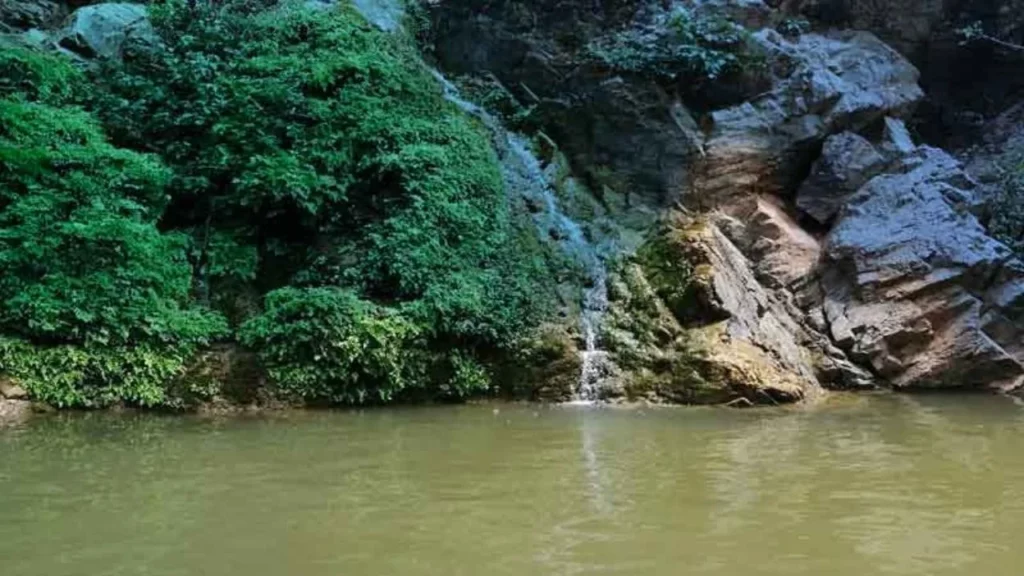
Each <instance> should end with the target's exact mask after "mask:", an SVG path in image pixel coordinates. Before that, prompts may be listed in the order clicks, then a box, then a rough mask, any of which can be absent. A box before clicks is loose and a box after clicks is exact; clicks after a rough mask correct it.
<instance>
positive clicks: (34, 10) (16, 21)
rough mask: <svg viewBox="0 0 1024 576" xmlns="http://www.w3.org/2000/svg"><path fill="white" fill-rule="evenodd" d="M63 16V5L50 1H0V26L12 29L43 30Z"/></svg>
mask: <svg viewBox="0 0 1024 576" xmlns="http://www.w3.org/2000/svg"><path fill="white" fill-rule="evenodd" d="M64 14H66V12H65V10H64V7H63V5H62V4H61V3H59V2H54V1H52V0H0V24H7V25H8V26H12V27H14V28H19V29H29V28H45V27H47V26H50V25H52V24H54V23H56V22H58V21H59V20H60V19H61V18H62V17H63V16H64Z"/></svg>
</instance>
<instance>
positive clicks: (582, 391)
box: [433, 70, 611, 402]
mask: <svg viewBox="0 0 1024 576" xmlns="http://www.w3.org/2000/svg"><path fill="white" fill-rule="evenodd" d="M433 74H434V77H435V78H437V80H438V82H440V83H441V86H442V87H443V88H444V96H445V99H447V100H448V101H449V102H452V103H453V104H455V105H456V106H458V107H459V108H460V109H461V110H462V111H463V112H466V113H467V114H470V115H472V116H474V117H476V118H478V119H479V120H480V121H481V122H482V123H483V124H484V126H486V127H487V129H488V130H490V132H491V138H492V141H493V143H494V147H495V149H496V150H497V152H498V157H499V160H500V162H501V166H502V176H503V177H504V180H505V187H506V189H507V190H509V192H510V193H513V194H518V195H520V196H523V197H524V198H525V199H526V200H528V201H529V202H530V203H531V204H532V205H536V206H541V207H543V210H540V211H538V212H537V213H536V214H534V220H535V222H536V224H537V225H538V227H539V228H540V229H541V230H542V231H543V232H545V233H548V234H549V235H550V236H551V237H552V238H554V239H555V240H556V241H557V242H558V244H559V246H560V247H561V248H562V250H563V251H564V252H565V253H566V254H568V255H569V256H570V257H571V258H572V259H573V260H574V261H576V262H577V263H579V264H580V265H581V266H583V268H584V269H585V271H586V274H587V280H588V283H589V284H588V286H587V288H586V290H585V291H584V294H583V301H582V312H581V315H580V316H581V322H580V324H581V326H580V328H581V331H582V333H583V344H584V349H583V350H582V351H581V352H580V355H581V358H582V369H581V371H580V378H579V383H578V385H577V387H576V390H575V392H574V398H573V401H574V402H592V401H595V400H598V399H599V398H600V386H599V384H600V381H601V380H602V379H603V378H605V377H607V376H608V375H609V373H610V368H611V364H610V360H609V358H608V353H607V352H606V351H604V350H601V349H600V348H599V345H600V339H599V337H598V335H599V331H600V325H601V319H602V317H603V316H604V314H605V312H606V311H607V310H608V272H607V270H606V268H605V263H604V259H603V258H602V257H601V254H600V251H599V250H598V247H597V246H595V245H594V244H593V243H592V242H590V241H589V240H588V239H587V236H586V234H584V232H583V229H582V228H581V227H580V225H579V223H577V222H576V221H574V220H573V219H572V218H570V217H569V216H568V215H566V214H565V212H564V211H563V210H562V209H561V207H560V205H559V201H558V197H557V196H556V195H555V190H554V188H553V187H552V186H551V183H550V178H549V177H548V175H547V174H545V171H544V168H543V167H542V165H541V162H540V160H538V159H537V157H536V156H535V155H534V154H533V152H532V151H531V150H530V146H529V141H528V140H527V139H526V137H524V136H522V135H520V134H515V133H513V132H509V131H508V130H506V129H505V127H504V126H503V125H502V124H501V122H500V121H499V120H498V119H497V118H495V117H494V116H492V115H490V114H488V113H487V111H485V110H484V109H482V108H480V107H479V106H477V105H476V104H473V103H472V102H469V101H467V100H465V99H464V98H462V96H461V95H460V94H459V91H458V89H457V88H456V87H455V86H454V85H453V84H452V83H451V82H449V81H448V79H446V78H445V77H444V76H443V75H441V73H440V72H438V71H436V70H434V71H433Z"/></svg>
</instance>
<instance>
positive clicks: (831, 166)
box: [796, 132, 886, 224]
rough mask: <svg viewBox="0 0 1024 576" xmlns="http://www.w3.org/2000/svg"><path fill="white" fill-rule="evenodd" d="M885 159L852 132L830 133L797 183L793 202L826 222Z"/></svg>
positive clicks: (816, 218) (821, 221)
mask: <svg viewBox="0 0 1024 576" xmlns="http://www.w3.org/2000/svg"><path fill="white" fill-rule="evenodd" d="M885 165H886V160H885V157H883V156H882V155H881V154H879V153H878V151H877V150H876V149H875V147H874V146H872V144H871V143H870V142H868V141H867V139H865V138H864V137H862V136H859V135H857V134H854V133H853V132H842V133H839V134H836V135H835V136H830V137H829V138H828V139H827V140H825V145H824V146H823V147H822V151H821V157H819V158H818V160H817V161H816V162H815V163H814V167H813V168H812V169H811V174H810V176H809V177H808V178H807V179H806V180H804V182H803V184H801V185H800V189H799V191H798V192H797V196H796V205H797V206H798V207H799V208H800V209H801V210H803V211H804V212H806V213H807V214H808V215H809V216H811V217H812V218H814V219H815V220H817V221H818V222H819V223H820V224H827V223H828V222H829V221H830V220H831V219H832V217H834V216H835V215H836V213H838V212H839V210H840V209H842V207H843V205H844V204H845V203H846V199H847V198H848V197H849V196H850V195H851V194H853V193H854V192H856V191H857V190H858V189H859V188H860V187H861V186H862V185H863V184H864V183H865V182H867V181H868V180H870V179H871V178H873V177H874V176H876V175H878V173H879V172H881V171H882V169H883V168H885Z"/></svg>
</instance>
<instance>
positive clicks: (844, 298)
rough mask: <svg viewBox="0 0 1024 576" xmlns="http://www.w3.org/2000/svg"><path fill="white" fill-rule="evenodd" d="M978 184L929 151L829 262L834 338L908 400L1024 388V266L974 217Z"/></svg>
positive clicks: (850, 222)
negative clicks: (938, 392)
mask: <svg viewBox="0 0 1024 576" xmlns="http://www.w3.org/2000/svg"><path fill="white" fill-rule="evenodd" d="M973 193H974V183H973V181H972V179H971V178H970V177H968V176H967V174H966V173H965V172H963V170H962V169H961V167H960V165H959V163H958V162H957V161H956V160H955V159H953V158H952V157H951V156H949V155H948V154H947V153H945V152H943V151H941V150H938V149H935V148H930V147H925V146H922V147H920V148H918V149H917V150H916V151H915V152H914V153H913V154H910V155H908V156H906V157H904V158H903V159H902V160H901V162H900V171H898V172H896V173H890V174H883V175H880V176H877V177H875V178H873V179H872V180H870V181H869V182H867V183H866V184H865V185H864V186H863V187H862V188H861V189H860V190H859V191H858V192H857V193H856V194H854V195H853V196H852V197H851V198H850V199H849V201H848V202H847V204H846V207H845V208H844V210H843V211H842V212H841V213H840V215H839V217H838V220H837V222H836V224H835V227H834V228H833V229H832V231H831V232H830V233H829V235H828V238H827V244H826V246H827V247H826V250H825V260H824V262H823V287H824V290H825V302H824V310H825V314H826V317H827V320H828V325H829V327H830V331H831V335H832V337H833V339H834V340H835V341H836V343H837V344H838V345H839V346H840V347H842V348H843V349H844V350H846V351H848V353H849V354H850V355H851V357H852V358H854V359H855V360H858V361H861V362H864V363H866V364H868V365H870V366H871V367H872V369H873V370H874V371H875V372H876V373H877V374H879V375H881V376H883V377H885V378H886V379H887V380H888V381H889V382H890V383H891V384H892V385H893V386H895V387H899V388H904V387H914V388H925V387H928V388H934V387H966V388H1011V387H1014V386H1016V385H1017V384H1018V382H1019V381H1020V379H1021V377H1022V376H1024V366H1022V364H1021V361H1022V360H1024V355H1022V354H1021V344H1020V343H1021V338H1020V330H1019V329H1016V328H1015V326H1016V322H1015V321H1014V320H1015V319H1016V318H1018V317H1019V309H1020V306H1021V304H1022V300H1024V298H1022V295H1024V266H1022V264H1021V263H1020V262H1019V261H1017V260H1016V259H1014V258H1013V255H1012V254H1011V252H1010V250H1009V249H1008V248H1007V247H1006V246H1005V245H1003V244H1001V243H1000V242H998V241H996V240H994V239H993V238H991V237H990V236H988V234H987V233H986V231H985V229H984V228H983V227H982V226H981V225H980V224H979V223H978V220H977V219H976V218H975V216H974V215H973V214H972V213H971V212H970V210H969V208H970V207H971V205H972V202H973Z"/></svg>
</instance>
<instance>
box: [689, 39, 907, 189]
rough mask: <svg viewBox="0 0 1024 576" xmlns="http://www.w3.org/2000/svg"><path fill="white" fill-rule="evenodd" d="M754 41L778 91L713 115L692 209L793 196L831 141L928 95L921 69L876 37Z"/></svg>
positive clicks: (904, 109)
mask: <svg viewBox="0 0 1024 576" xmlns="http://www.w3.org/2000/svg"><path fill="white" fill-rule="evenodd" d="M755 38H756V39H757V41H758V42H759V43H760V44H761V45H762V47H763V48H764V50H765V52H766V53H767V54H768V58H769V61H770V67H771V68H772V70H773V71H774V74H775V75H776V77H777V78H776V81H775V88H774V89H773V90H771V91H770V92H768V93H766V94H764V95H762V96H761V97H759V98H757V99H755V100H752V101H750V102H745V103H743V104H741V105H739V106H735V107H732V108H727V109H725V110H719V111H717V112H714V113H713V114H712V115H711V120H712V128H711V132H710V135H709V137H708V141H707V144H706V147H705V151H706V154H707V157H706V160H705V162H704V163H703V165H702V166H701V168H700V170H699V173H698V175H697V177H696V178H695V180H694V184H693V186H692V190H691V193H690V198H689V201H690V203H691V204H695V205H697V206H700V207H705V208H707V207H716V206H720V205H723V204H731V203H733V201H734V200H735V199H736V198H738V197H739V198H742V197H750V196H752V195H754V194H757V193H772V194H781V195H786V194H785V193H787V192H789V191H791V190H795V189H796V187H797V186H798V184H799V178H800V177H801V176H802V175H803V172H802V169H801V168H802V167H806V166H807V165H809V164H810V163H811V162H812V161H813V160H814V155H815V153H816V152H817V150H818V147H819V146H820V145H821V144H822V142H823V141H824V140H825V139H826V138H827V137H828V136H830V135H832V134H835V133H837V132H842V131H844V130H850V131H858V130H860V129H862V128H865V127H867V126H869V125H871V124H872V123H874V122H877V121H880V120H881V119H882V118H884V117H886V116H892V117H897V118H898V117H902V116H905V115H907V114H909V113H910V112H911V111H912V110H913V108H914V106H915V105H916V104H917V102H918V101H920V99H921V98H922V97H923V93H922V92H921V89H920V87H918V85H917V79H918V72H917V69H916V68H914V66H913V65H911V64H910V62H908V61H907V60H906V59H904V58H903V57H902V56H900V55H899V53H897V52H896V51H895V50H893V49H891V48H889V47H888V46H886V45H885V44H884V43H882V42H881V41H880V40H878V39H877V38H876V37H874V36H873V35H871V34H869V33H866V32H853V33H836V34H830V35H827V36H825V35H818V34H805V35H802V36H800V37H799V38H798V39H795V40H792V41H791V40H788V39H786V38H784V37H783V36H782V35H780V34H778V33H777V32H775V31H774V30H762V31H760V32H758V33H757V34H755Z"/></svg>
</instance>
